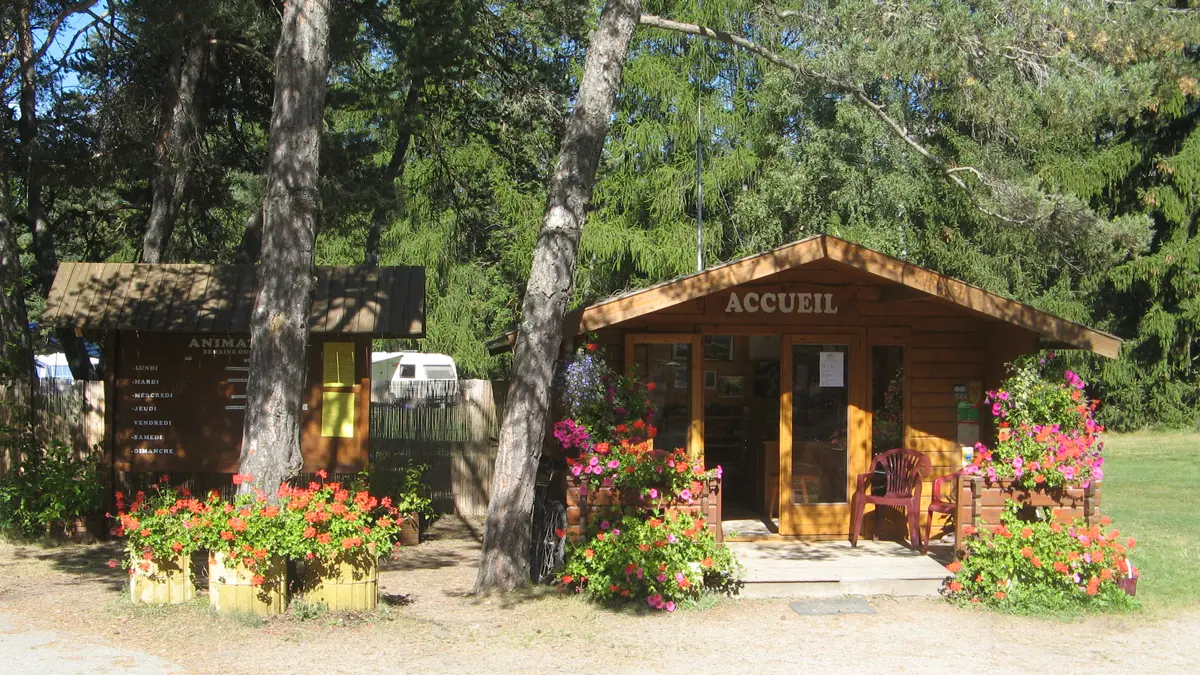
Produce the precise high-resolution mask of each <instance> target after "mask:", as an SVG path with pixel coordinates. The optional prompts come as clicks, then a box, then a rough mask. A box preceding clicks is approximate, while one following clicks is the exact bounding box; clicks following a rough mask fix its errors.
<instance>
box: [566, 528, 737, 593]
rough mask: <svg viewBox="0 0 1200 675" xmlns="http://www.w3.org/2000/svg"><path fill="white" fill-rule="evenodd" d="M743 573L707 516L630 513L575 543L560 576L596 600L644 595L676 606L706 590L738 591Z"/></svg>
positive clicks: (568, 584) (568, 583) (573, 587)
mask: <svg viewBox="0 0 1200 675" xmlns="http://www.w3.org/2000/svg"><path fill="white" fill-rule="evenodd" d="M741 574H742V568H741V565H739V564H738V562H737V560H735V559H734V557H733V554H732V553H730V551H729V550H728V549H726V548H725V547H723V546H720V545H718V544H717V542H716V540H715V539H714V537H713V534H712V532H711V531H710V530H709V529H708V527H707V526H706V525H705V522H704V519H703V518H692V517H690V516H688V515H685V514H680V515H668V516H667V517H666V518H665V519H664V518H662V517H661V516H659V515H654V516H653V517H651V518H649V519H646V518H643V517H640V516H625V517H623V518H621V519H620V520H619V521H616V522H610V521H607V520H602V521H600V522H599V524H598V529H597V530H596V532H595V533H594V534H593V536H592V538H591V539H588V540H585V541H582V542H580V543H578V544H575V545H574V547H573V549H572V551H571V554H570V557H569V561H568V563H567V566H566V568H565V569H564V570H563V573H562V575H561V576H560V581H561V583H562V584H563V586H564V587H565V588H572V589H575V591H577V592H583V593H587V594H588V595H589V596H590V597H592V598H594V599H597V600H603V601H612V600H621V599H629V600H641V599H645V602H646V603H647V604H648V605H649V606H650V607H651V608H653V609H661V610H666V611H668V612H673V611H675V608H676V607H677V605H678V604H679V603H681V602H685V601H692V600H695V599H697V598H698V597H699V596H700V593H701V592H702V591H704V590H708V591H715V592H727V593H728V592H733V591H734V590H736V588H737V585H738V584H739V582H740V580H741Z"/></svg>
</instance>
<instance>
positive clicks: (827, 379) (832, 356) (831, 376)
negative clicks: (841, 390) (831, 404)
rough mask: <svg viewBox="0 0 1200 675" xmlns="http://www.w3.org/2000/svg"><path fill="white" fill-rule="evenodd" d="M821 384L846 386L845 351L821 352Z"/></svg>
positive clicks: (824, 385) (825, 385)
mask: <svg viewBox="0 0 1200 675" xmlns="http://www.w3.org/2000/svg"><path fill="white" fill-rule="evenodd" d="M821 386H822V387H844V386H846V353H845V352H821Z"/></svg>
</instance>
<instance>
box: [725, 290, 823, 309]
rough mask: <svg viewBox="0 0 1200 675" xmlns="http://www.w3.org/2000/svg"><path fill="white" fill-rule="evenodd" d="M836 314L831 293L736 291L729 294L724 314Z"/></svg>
mask: <svg viewBox="0 0 1200 675" xmlns="http://www.w3.org/2000/svg"><path fill="white" fill-rule="evenodd" d="M758 312H762V313H764V314H773V313H775V312H779V313H780V314H837V313H838V308H837V307H836V306H835V305H834V304H833V294H832V293H745V294H743V295H742V296H741V297H738V294H737V293H730V294H729V302H728V303H726V304H725V313H726V314H742V313H747V314H757V313H758Z"/></svg>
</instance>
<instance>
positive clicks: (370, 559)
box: [300, 550, 379, 612]
mask: <svg viewBox="0 0 1200 675" xmlns="http://www.w3.org/2000/svg"><path fill="white" fill-rule="evenodd" d="M300 588H301V593H303V595H304V599H305V600H306V601H307V602H310V603H318V602H319V603H324V604H325V606H326V607H328V608H329V609H330V610H332V611H335V612H346V611H372V610H374V609H375V608H376V607H378V606H379V559H378V557H376V556H375V555H374V554H372V553H370V552H369V551H365V550H359V551H356V552H354V553H349V552H348V553H343V554H339V555H337V556H335V557H333V558H325V559H321V558H318V559H315V560H309V561H305V563H304V566H303V568H302V569H301V572H300Z"/></svg>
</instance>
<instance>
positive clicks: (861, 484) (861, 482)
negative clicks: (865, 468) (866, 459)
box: [858, 471, 875, 492]
mask: <svg viewBox="0 0 1200 675" xmlns="http://www.w3.org/2000/svg"><path fill="white" fill-rule="evenodd" d="M874 475H875V472H874V471H869V472H867V473H860V474H858V492H865V491H866V489H867V481H868V480H870V479H871V476H874Z"/></svg>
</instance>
